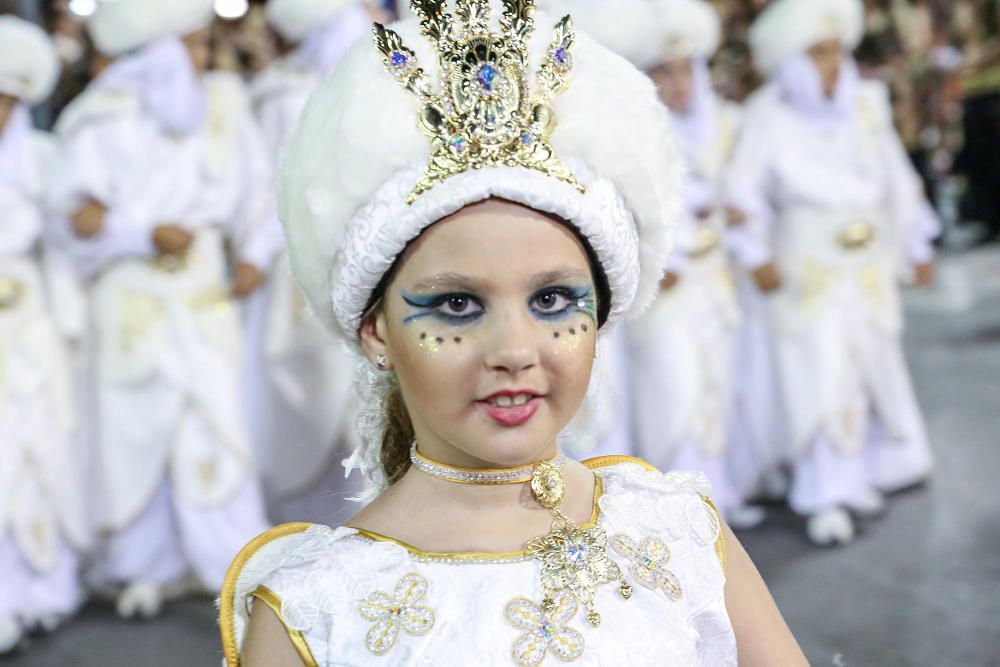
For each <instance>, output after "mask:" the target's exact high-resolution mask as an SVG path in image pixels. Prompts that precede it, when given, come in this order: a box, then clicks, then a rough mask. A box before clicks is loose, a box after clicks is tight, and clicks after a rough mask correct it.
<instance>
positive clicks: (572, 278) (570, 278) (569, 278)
mask: <svg viewBox="0 0 1000 667" xmlns="http://www.w3.org/2000/svg"><path fill="white" fill-rule="evenodd" d="M561 282H572V283H575V284H588V285H589V284H590V282H591V277H590V272H589V271H581V270H580V269H556V270H555V271H543V272H542V273H536V274H535V275H533V276H532V277H531V280H530V281H528V287H529V289H532V290H534V289H538V288H539V287H545V286H546V285H551V284H552V283H561Z"/></svg>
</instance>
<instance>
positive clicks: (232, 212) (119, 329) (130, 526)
mask: <svg viewBox="0 0 1000 667" xmlns="http://www.w3.org/2000/svg"><path fill="white" fill-rule="evenodd" d="M211 19H212V6H211V2H208V0H187V1H184V2H177V1H168V0H130V1H129V2H102V3H100V4H99V5H98V8H97V11H96V13H95V14H94V15H93V16H92V17H91V18H90V20H89V22H88V26H87V27H88V30H89V32H90V36H91V38H92V39H93V41H94V43H95V45H96V47H97V49H98V50H99V51H100V53H101V54H102V61H101V62H100V63H99V64H98V67H97V71H98V72H99V73H98V75H97V77H96V78H95V79H94V80H93V81H92V82H91V84H90V85H89V86H88V88H87V90H86V91H85V92H84V93H83V94H82V95H81V96H80V97H78V98H77V99H75V100H74V101H73V102H72V103H71V104H70V105H69V106H68V107H67V108H66V110H65V111H64V112H63V114H62V115H61V116H60V118H59V121H58V124H57V128H56V129H57V132H58V135H59V138H60V139H61V142H62V148H63V151H64V157H63V159H62V164H61V165H60V169H59V170H58V173H57V174H56V175H55V177H54V179H53V183H52V184H51V186H52V188H53V201H54V205H55V207H56V209H57V210H58V212H59V213H60V214H61V215H62V216H63V217H64V223H63V225H62V227H61V229H62V231H63V235H62V242H63V243H64V244H65V246H66V247H67V248H68V249H69V250H70V251H71V252H72V253H73V255H74V257H75V259H76V264H77V267H78V270H79V272H80V274H81V276H82V277H83V279H84V280H86V281H87V282H88V283H89V290H90V300H91V313H90V318H91V327H92V331H91V336H92V337H93V341H92V347H93V369H92V380H93V381H92V386H91V387H90V388H89V391H88V393H89V394H92V395H93V397H94V403H95V406H94V408H93V409H94V410H95V414H96V440H97V443H96V450H97V451H96V454H95V457H96V459H97V461H96V468H97V471H96V480H95V482H94V484H93V488H94V489H95V490H98V492H99V494H100V497H98V498H97V499H96V503H97V509H96V511H97V514H98V521H99V525H100V528H101V529H102V530H103V531H104V532H105V534H106V536H107V541H106V543H105V544H102V545H101V546H102V551H101V552H100V553H99V561H98V564H97V569H96V571H95V572H94V573H93V574H94V579H95V581H96V582H98V583H101V584H104V583H106V584H108V585H110V586H112V587H113V589H114V590H116V591H117V610H118V613H119V614H121V615H122V616H124V617H131V616H136V615H141V616H152V615H154V614H156V613H157V612H158V611H159V609H160V606H161V603H162V599H163V596H164V594H165V591H166V590H167V587H168V586H171V585H175V584H178V583H179V582H180V581H181V580H182V578H184V577H185V576H186V575H187V574H188V573H189V571H190V570H193V571H194V573H195V574H196V576H197V579H198V580H199V581H200V583H201V585H203V586H204V587H205V588H206V589H208V590H210V591H218V589H219V586H220V585H221V582H222V578H223V575H224V573H225V569H226V565H227V563H228V561H229V560H230V559H231V558H232V556H233V554H234V553H236V551H238V550H239V548H240V546H241V545H242V544H243V543H244V542H245V541H246V540H247V539H248V538H249V537H251V536H253V535H255V534H257V533H259V532H260V531H261V530H262V529H264V528H266V526H267V524H266V522H265V520H264V517H263V509H262V504H261V500H260V492H259V489H258V485H257V480H256V478H255V469H254V464H253V460H252V456H251V451H250V444H249V436H248V434H247V427H246V424H245V421H244V416H243V413H242V410H241V402H240V399H239V380H240V370H241V362H242V354H241V351H240V345H241V332H240V328H239V319H238V317H237V313H236V311H235V308H234V303H233V301H232V297H231V294H230V288H229V284H228V283H229V281H228V278H227V266H226V261H227V260H226V255H225V253H224V244H225V243H226V242H227V240H228V241H230V242H236V243H238V241H239V238H240V235H241V232H242V227H243V226H244V225H246V226H249V225H251V224H252V223H253V221H254V220H255V219H257V218H258V217H259V216H262V215H266V213H267V211H268V210H269V209H268V206H267V204H268V202H267V191H268V184H269V182H270V178H271V176H270V169H269V166H268V160H267V155H266V152H265V150H264V148H263V145H262V142H261V139H260V136H259V131H258V130H257V128H256V125H255V123H254V121H253V117H252V114H251V111H250V106H249V102H248V99H247V97H246V95H245V91H244V89H243V86H242V82H241V81H240V80H239V78H238V77H237V76H236V75H233V74H229V73H212V72H207V73H206V72H205V71H204V69H205V66H206V64H207V59H208V41H207V40H208V30H207V28H208V25H209V22H210V21H211ZM237 275H239V270H237Z"/></svg>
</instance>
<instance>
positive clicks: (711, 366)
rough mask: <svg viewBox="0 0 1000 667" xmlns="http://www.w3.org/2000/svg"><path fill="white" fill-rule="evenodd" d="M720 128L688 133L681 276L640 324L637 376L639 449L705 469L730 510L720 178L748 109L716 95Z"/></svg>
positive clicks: (635, 329) (733, 318)
mask: <svg viewBox="0 0 1000 667" xmlns="http://www.w3.org/2000/svg"><path fill="white" fill-rule="evenodd" d="M713 108H714V111H713V113H712V122H713V123H714V131H713V132H712V134H711V135H710V136H707V137H705V138H704V139H702V140H701V141H697V140H696V139H695V138H694V137H689V136H685V135H684V134H683V133H680V134H679V139H680V141H681V145H682V146H683V148H684V150H685V154H686V156H687V160H688V167H689V175H688V183H687V186H688V187H687V190H686V197H685V208H684V211H683V213H682V215H681V217H680V220H679V224H678V240H677V252H676V253H675V255H674V256H672V257H671V258H670V259H669V261H668V263H667V265H666V266H665V267H664V268H665V269H668V270H671V271H673V272H675V273H677V274H678V275H679V277H680V279H679V281H678V282H677V284H676V285H674V286H673V287H671V288H670V289H669V290H666V291H663V292H661V293H660V295H659V296H658V297H657V299H656V301H655V302H654V303H653V305H652V306H651V307H650V309H649V310H648V311H646V312H645V313H643V315H642V317H640V318H639V319H638V320H637V321H635V322H634V323H631V325H630V329H629V334H630V343H631V345H630V347H631V351H632V358H631V364H632V368H631V377H632V381H633V388H632V389H633V394H634V398H633V410H634V413H635V433H636V443H637V446H638V449H637V451H638V454H639V456H640V457H641V458H644V459H646V460H648V461H650V462H651V463H653V464H654V465H656V466H657V467H659V468H663V469H671V468H683V469H693V470H702V471H704V472H705V474H706V475H707V476H708V478H709V480H711V483H712V490H713V499H714V500H715V502H716V504H717V505H718V507H719V510H720V511H721V512H722V514H723V516H727V515H728V514H729V513H730V512H732V511H734V510H737V509H738V508H740V507H742V505H743V497H742V494H741V492H740V490H739V489H738V488H737V487H736V485H735V483H734V482H733V479H732V474H731V472H730V460H729V455H730V452H729V443H728V439H729V432H730V429H729V425H730V423H731V421H732V419H733V383H734V377H733V371H734V359H733V353H734V352H735V346H736V336H737V332H738V327H739V324H740V313H739V304H738V299H737V294H736V290H735V284H734V281H733V275H732V272H731V271H730V267H729V258H728V257H727V255H726V249H725V245H724V244H723V239H724V234H725V227H726V221H725V213H724V211H723V208H722V206H721V193H720V183H719V181H720V178H721V175H722V170H723V167H724V166H725V161H726V159H727V158H728V156H729V153H730V151H731V148H732V145H733V142H734V141H735V136H736V132H737V129H738V124H739V109H738V107H736V106H735V105H733V104H729V103H726V102H723V101H721V100H718V101H716V103H715V105H714V107H713Z"/></svg>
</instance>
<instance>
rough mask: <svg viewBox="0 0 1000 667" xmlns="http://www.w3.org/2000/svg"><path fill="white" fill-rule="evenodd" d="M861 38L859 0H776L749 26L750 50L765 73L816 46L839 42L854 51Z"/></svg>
mask: <svg viewBox="0 0 1000 667" xmlns="http://www.w3.org/2000/svg"><path fill="white" fill-rule="evenodd" d="M863 36H864V6H863V5H862V3H861V0H777V1H776V2H774V3H772V4H771V5H769V6H768V7H767V9H765V10H764V12H763V13H762V14H761V15H760V16H759V17H758V18H757V20H756V21H755V22H754V24H753V25H752V26H751V27H750V48H751V49H752V50H753V56H754V61H755V62H756V63H757V67H759V68H760V70H761V71H762V72H763V73H764V74H770V73H771V72H773V71H774V70H775V69H777V68H778V66H779V65H781V63H783V62H784V61H785V60H786V59H787V58H789V57H791V56H794V55H798V54H800V53H802V52H804V51H806V50H808V49H809V48H810V47H812V46H813V45H815V44H818V43H820V42H823V41H826V40H828V39H839V40H840V41H841V43H842V44H843V45H844V48H846V49H850V50H853V49H855V48H856V47H857V46H858V44H860V43H861V38H862V37H863Z"/></svg>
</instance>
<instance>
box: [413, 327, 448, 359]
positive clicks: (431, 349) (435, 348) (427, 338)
mask: <svg viewBox="0 0 1000 667" xmlns="http://www.w3.org/2000/svg"><path fill="white" fill-rule="evenodd" d="M443 345H444V338H442V337H441V336H435V335H433V334H429V333H427V332H426V331H422V332H421V333H420V342H419V343H417V347H419V348H420V349H421V350H423V351H424V352H427V353H428V354H431V355H436V354H437V353H438V352H440V351H441V347H442V346H443Z"/></svg>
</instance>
